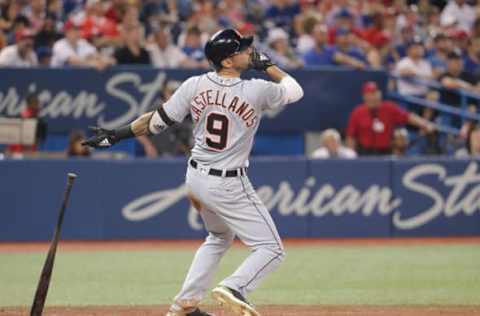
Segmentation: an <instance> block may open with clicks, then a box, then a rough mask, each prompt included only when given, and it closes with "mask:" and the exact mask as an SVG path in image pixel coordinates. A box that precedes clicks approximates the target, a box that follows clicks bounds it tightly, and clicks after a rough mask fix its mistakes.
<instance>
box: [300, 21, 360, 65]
mask: <svg viewBox="0 0 480 316" xmlns="http://www.w3.org/2000/svg"><path fill="white" fill-rule="evenodd" d="M313 36H314V39H315V47H314V48H313V49H311V50H310V51H308V52H307V53H306V54H305V55H304V57H303V60H304V63H305V65H306V66H322V65H344V66H351V67H354V68H358V69H363V68H364V67H365V63H363V62H359V61H358V60H357V59H356V58H352V57H350V56H348V55H346V54H344V53H343V52H341V51H340V50H337V49H336V48H334V47H331V46H328V44H327V27H326V26H325V25H323V24H320V23H319V24H317V25H315V27H314V29H313Z"/></svg>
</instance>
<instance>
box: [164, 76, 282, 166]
mask: <svg viewBox="0 0 480 316" xmlns="http://www.w3.org/2000/svg"><path fill="white" fill-rule="evenodd" d="M287 103H288V98H287V96H286V91H285V87H283V86H282V85H280V84H277V83H274V82H270V81H266V80H262V79H251V80H242V79H241V78H229V77H222V76H219V75H218V74H217V73H215V72H209V73H206V74H203V75H200V76H195V77H191V78H189V79H188V80H186V81H185V82H184V83H183V84H182V85H181V86H180V87H179V88H178V89H177V91H176V92H175V93H174V94H173V96H172V97H171V98H170V99H169V100H168V101H167V102H166V103H165V105H164V110H165V112H166V114H167V115H168V116H169V117H170V119H172V120H173V121H176V122H181V121H183V119H184V118H185V116H186V115H187V114H188V113H190V114H191V116H192V119H193V123H194V128H193V136H194V141H195V143H194V147H193V149H192V158H193V159H195V160H196V161H198V162H199V163H201V164H205V165H208V166H215V167H217V168H238V167H245V166H248V156H249V154H250V150H251V148H252V144H253V137H254V135H255V132H256V131H257V129H258V125H259V122H260V119H261V116H262V113H263V111H265V110H269V109H274V108H278V107H280V106H283V105H285V104H287Z"/></svg>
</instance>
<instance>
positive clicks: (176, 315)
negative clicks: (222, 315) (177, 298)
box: [166, 308, 215, 316]
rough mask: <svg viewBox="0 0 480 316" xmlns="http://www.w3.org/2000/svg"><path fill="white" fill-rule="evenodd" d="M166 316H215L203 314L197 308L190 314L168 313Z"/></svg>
mask: <svg viewBox="0 0 480 316" xmlns="http://www.w3.org/2000/svg"><path fill="white" fill-rule="evenodd" d="M166 316H215V315H214V314H210V313H207V312H204V311H202V310H200V309H199V308H197V309H196V310H194V311H193V312H190V313H185V312H172V311H169V312H168V313H167V315H166Z"/></svg>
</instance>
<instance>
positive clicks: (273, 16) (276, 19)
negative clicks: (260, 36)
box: [264, 0, 300, 28]
mask: <svg viewBox="0 0 480 316" xmlns="http://www.w3.org/2000/svg"><path fill="white" fill-rule="evenodd" d="M298 14H300V5H299V4H298V2H297V1H292V0H276V1H273V4H272V5H271V6H270V7H269V8H268V9H267V10H266V12H265V16H264V18H265V21H271V22H273V24H274V25H275V26H277V27H284V28H288V27H290V26H291V25H292V21H293V19H294V17H295V16H296V15H298Z"/></svg>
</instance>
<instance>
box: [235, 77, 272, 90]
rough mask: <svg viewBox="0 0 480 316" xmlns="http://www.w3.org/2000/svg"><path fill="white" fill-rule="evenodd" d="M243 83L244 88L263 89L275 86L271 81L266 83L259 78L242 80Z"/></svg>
mask: <svg viewBox="0 0 480 316" xmlns="http://www.w3.org/2000/svg"><path fill="white" fill-rule="evenodd" d="M243 83H244V85H246V86H249V87H253V88H256V89H265V88H268V87H271V86H274V85H275V83H274V82H272V81H268V80H265V79H260V78H251V79H247V80H244V81H243Z"/></svg>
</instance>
